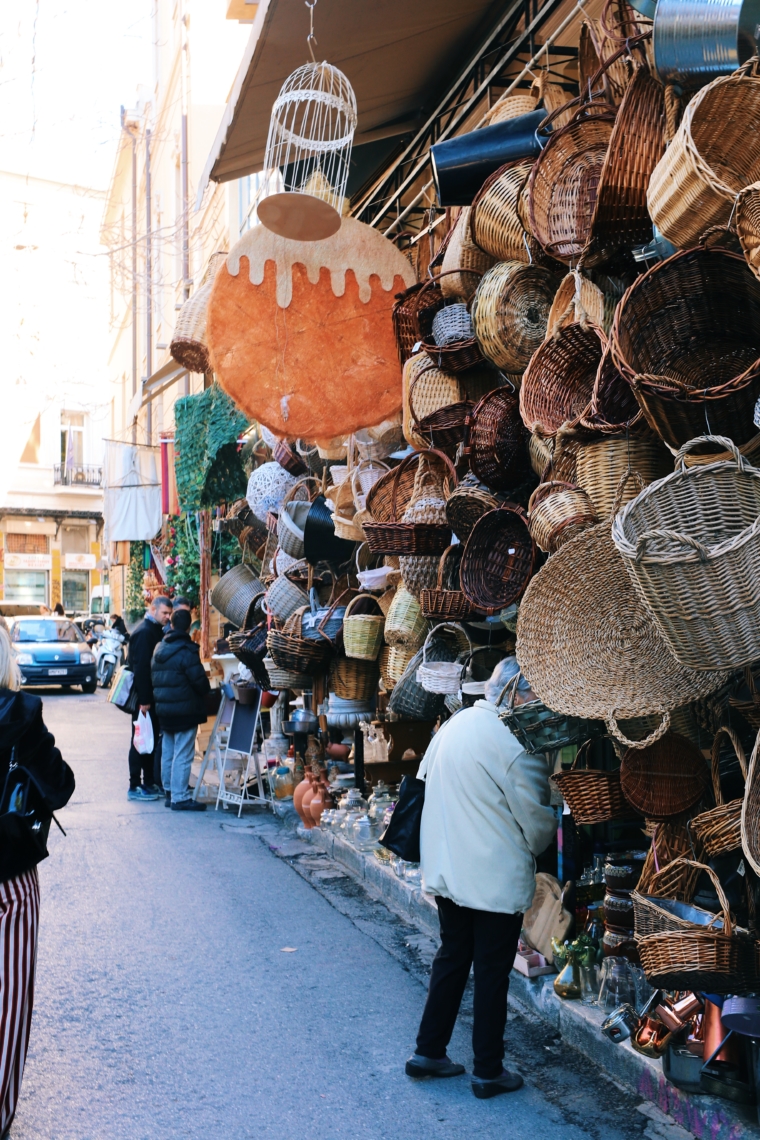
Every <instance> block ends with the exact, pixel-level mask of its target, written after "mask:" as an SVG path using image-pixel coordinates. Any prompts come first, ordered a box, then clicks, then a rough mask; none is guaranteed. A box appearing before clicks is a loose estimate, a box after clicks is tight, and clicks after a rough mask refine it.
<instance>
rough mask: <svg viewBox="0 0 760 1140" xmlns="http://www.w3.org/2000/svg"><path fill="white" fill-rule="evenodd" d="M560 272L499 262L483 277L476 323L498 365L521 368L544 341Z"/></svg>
mask: <svg viewBox="0 0 760 1140" xmlns="http://www.w3.org/2000/svg"><path fill="white" fill-rule="evenodd" d="M560 281H561V277H560V276H559V274H557V273H554V272H553V271H552V270H550V269H544V268H542V267H541V266H538V265H524V264H523V263H522V262H520V261H500V262H499V263H498V264H497V265H495V266H494V267H493V269H491V270H489V271H488V273H486V275H485V276H484V277H483V280H482V281H481V282H480V284H479V285H478V289H477V292H476V294H475V297H474V299H473V302H472V323H473V325H474V326H475V334H476V336H477V338H478V341H479V343H480V347H481V349H482V351H483V354H484V355H485V356H487V357H488V359H489V360H492V361H493V363H494V364H496V365H497V366H498V367H499V368H504V369H506V370H507V371H508V372H522V371H523V369H524V368H526V367H527V364H528V362H529V360H530V358H531V356H532V355H533V353H534V352H535V351H536V349H537V348H538V347H539V345H540V344H541V342H542V341H543V339H544V337H545V335H546V325H547V321H548V319H549V310H550V309H551V304H552V301H553V299H554V294H555V293H556V292H557V289H558V288H559V285H560Z"/></svg>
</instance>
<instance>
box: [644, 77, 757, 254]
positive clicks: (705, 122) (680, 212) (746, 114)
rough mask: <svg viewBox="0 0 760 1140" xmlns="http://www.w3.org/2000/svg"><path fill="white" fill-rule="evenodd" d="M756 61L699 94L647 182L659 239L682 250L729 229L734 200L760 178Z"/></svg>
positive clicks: (649, 201) (705, 88) (710, 84)
mask: <svg viewBox="0 0 760 1140" xmlns="http://www.w3.org/2000/svg"><path fill="white" fill-rule="evenodd" d="M759 130H760V75H758V61H757V58H755V59H753V60H750V61H749V62H748V63H746V64H745V65H744V66H743V67H740V68H739V69H738V70H737V71H734V72H732V74H731V75H726V76H721V77H720V78H719V79H715V80H713V82H712V83H708V84H707V86H706V87H703V88H702V90H701V91H698V92H697V94H696V95H695V96H694V98H693V99H692V100H691V102H690V103H689V105H688V107H687V108H686V111H685V113H684V117H683V119H682V121H681V125H680V127H679V128H678V130H677V132H676V134H675V137H674V139H673V141H672V142H671V144H670V146H669V147H668V149H667V150H666V151H665V154H664V155H663V157H662V158H661V160H660V162H659V163H658V165H657V166H656V168H655V170H654V171H653V173H652V177H651V179H650V182H649V194H648V204H649V212H650V214H651V217H652V220H653V221H654V223H655V225H656V226H657V228H658V230H659V231H660V233H662V234H664V235H665V237H666V238H667V239H668V241H671V242H672V243H673V244H674V245H675V246H678V247H680V248H684V247H685V246H689V245H692V244H693V243H694V242H695V241H697V240H698V239H699V237H700V235H701V234H703V233H704V232H705V231H706V230H707V229H709V228H710V227H712V226H725V225H726V224H727V223H728V221H729V218H730V216H731V212H732V210H733V208H734V203H735V200H736V195H737V194H738V193H739V191H740V190H742V189H744V187H745V186H748V185H749V184H750V183H751V182H756V181H757V180H758V178H760V148H759V147H758V142H757V140H758V138H759V137H760V135H758V131H759Z"/></svg>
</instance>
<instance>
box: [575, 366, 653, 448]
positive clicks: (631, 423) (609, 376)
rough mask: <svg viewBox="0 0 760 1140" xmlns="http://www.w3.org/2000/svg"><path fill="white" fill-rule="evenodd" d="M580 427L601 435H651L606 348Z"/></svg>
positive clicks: (629, 387) (631, 392)
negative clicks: (631, 433)
mask: <svg viewBox="0 0 760 1140" xmlns="http://www.w3.org/2000/svg"><path fill="white" fill-rule="evenodd" d="M581 424H582V426H583V427H585V428H588V429H589V430H590V431H593V432H602V433H603V434H604V435H620V434H621V433H622V432H624V433H626V434H628V433H630V432H634V433H635V434H636V435H649V434H650V432H651V429H650V427H649V424H648V423H647V422H646V420H645V419H644V413H643V411H642V410H641V407H640V405H639V403H638V401H637V400H636V396H635V395H634V392H633V388H632V387H631V385H630V384H629V383H628V381H627V380H626V379H625V378H624V377H623V376H622V375H621V373H620V371H619V370H618V368H617V366H616V365H615V361H614V359H613V356H612V349H611V347H610V346H609V345H608V346H607V348H606V349H605V352H604V355H603V357H602V359H601V361H600V363H599V368H598V370H597V373H596V378H595V380H594V388H593V391H592V393H591V403H590V405H589V407H588V408H587V409H586V410H585V412H584V413H583V415H582V416H581Z"/></svg>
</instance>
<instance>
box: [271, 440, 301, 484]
mask: <svg viewBox="0 0 760 1140" xmlns="http://www.w3.org/2000/svg"><path fill="white" fill-rule="evenodd" d="M273 456H274V459H275V460H276V462H277V463H279V465H280V467H284V468H285V470H286V471H289V472H290V474H291V475H296V476H299V475H306V474H307V473H308V470H309V468H308V467H307V466H306V464H305V463H304V461H303V460H302V459H301V458H300V456H299V455H298V454H297V453H296V452H295V451H294V450H293V448H292V447H291V445H290V444H289V443H288V442H287V440H284V439H278V440H277V443H276V444H275V445H274V453H273Z"/></svg>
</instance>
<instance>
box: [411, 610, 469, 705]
mask: <svg viewBox="0 0 760 1140" xmlns="http://www.w3.org/2000/svg"><path fill="white" fill-rule="evenodd" d="M443 629H446V630H449V631H450V632H452V633H454V634H456V635H457V636H458V637H465V638H466V639H467V645H468V647H469V650H470V652H472V643H471V641H470V639H469V637H468V636H467V634H466V633H465V631H464V630H463V629H462V627H461V626H460V625H454V624H452V623H450V622H442V623H441V624H440V625H436V626H434V627H433V629H431V631H430V633H429V634H428V635H427V637H426V638H425V644H424V645H423V646H422V661H421V662H420V665H419V667H418V669H417V683H418V684H420V685H422V687H423V689H425V690H426V692H428V693H443V694H444V695H446V694H453V693H458V692H459V685H460V682H461V680H462V669H463V667H464V665H463V662H462V661H460V660H456V661H432V660H428V659H427V652H428V649H429V647H430V643H431V641H432V639H433V638H434V636H435V634H436V633H437V632H439V631H440V630H443Z"/></svg>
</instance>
